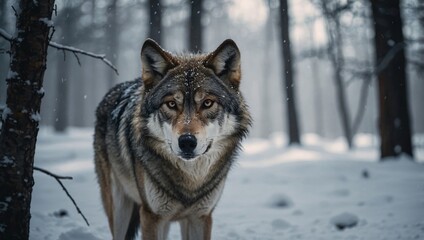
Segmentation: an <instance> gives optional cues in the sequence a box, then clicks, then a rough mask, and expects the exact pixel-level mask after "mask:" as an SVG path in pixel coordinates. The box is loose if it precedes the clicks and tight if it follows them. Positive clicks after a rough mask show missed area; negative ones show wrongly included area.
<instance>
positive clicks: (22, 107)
mask: <svg viewBox="0 0 424 240" xmlns="http://www.w3.org/2000/svg"><path fill="white" fill-rule="evenodd" d="M53 5H54V1H53V0H50V1H49V0H38V1H33V0H21V1H20V2H19V9H18V10H17V13H18V16H17V20H16V28H17V30H18V31H17V38H16V40H14V41H12V43H11V52H12V55H11V56H12V58H11V64H10V69H11V72H12V74H10V75H9V77H8V79H7V84H8V87H7V100H6V104H7V108H6V110H5V111H6V113H5V114H3V115H4V116H5V117H4V119H3V128H2V131H1V134H0V168H1V171H0V189H1V191H0V202H1V203H2V207H1V211H0V228H1V231H0V239H14V240H19V239H28V238H29V221H30V217H31V215H30V203H31V193H32V186H33V185H34V179H33V176H32V171H33V164H34V151H35V143H36V140H37V133H38V121H39V112H40V104H41V99H42V97H43V90H42V89H43V88H42V87H43V77H44V71H45V69H46V57H47V46H48V40H49V39H48V38H49V30H50V24H48V23H49V22H48V21H50V19H51V14H52V11H53ZM40 19H41V20H40ZM18 39H19V40H18Z"/></svg>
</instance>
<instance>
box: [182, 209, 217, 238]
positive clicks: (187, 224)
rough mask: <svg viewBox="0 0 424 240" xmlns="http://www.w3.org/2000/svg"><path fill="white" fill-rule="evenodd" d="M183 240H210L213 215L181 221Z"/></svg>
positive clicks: (192, 217) (191, 217)
mask: <svg viewBox="0 0 424 240" xmlns="http://www.w3.org/2000/svg"><path fill="white" fill-rule="evenodd" d="M180 226H181V236H182V240H199V239H203V240H210V239H211V232H212V214H209V215H206V216H201V217H199V216H190V217H187V218H185V219H183V220H180Z"/></svg>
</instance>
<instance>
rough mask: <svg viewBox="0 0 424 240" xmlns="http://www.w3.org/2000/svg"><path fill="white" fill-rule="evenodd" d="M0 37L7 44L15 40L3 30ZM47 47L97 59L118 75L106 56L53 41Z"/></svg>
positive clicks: (0, 31)
mask: <svg viewBox="0 0 424 240" xmlns="http://www.w3.org/2000/svg"><path fill="white" fill-rule="evenodd" d="M0 36H1V37H3V38H4V39H6V40H8V41H9V42H11V41H14V40H15V39H14V38H13V37H12V35H10V34H9V33H7V32H6V31H5V30H4V29H2V28H0ZM49 46H50V47H53V48H56V49H58V50H62V51H68V52H72V53H73V54H74V55H75V56H77V55H76V54H81V55H85V56H89V57H92V58H97V59H100V60H101V61H102V62H104V63H105V64H106V65H108V66H109V67H110V68H112V69H113V71H114V72H115V73H116V75H119V73H118V69H117V68H116V67H115V66H114V65H113V64H112V63H111V62H110V61H109V60H108V59H107V58H106V55H104V54H95V53H92V52H87V51H84V50H81V49H78V48H74V47H71V46H65V45H62V44H59V43H56V42H53V41H49ZM77 61H78V63H79V62H80V61H79V59H78V57H77Z"/></svg>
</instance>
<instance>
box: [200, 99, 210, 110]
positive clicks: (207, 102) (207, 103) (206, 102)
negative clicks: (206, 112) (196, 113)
mask: <svg viewBox="0 0 424 240" xmlns="http://www.w3.org/2000/svg"><path fill="white" fill-rule="evenodd" d="M212 105H213V101H212V100H210V99H206V100H205V101H203V104H202V107H203V108H204V109H207V108H210V107H212Z"/></svg>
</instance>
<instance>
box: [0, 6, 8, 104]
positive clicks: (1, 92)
mask: <svg viewBox="0 0 424 240" xmlns="http://www.w3.org/2000/svg"><path fill="white" fill-rule="evenodd" d="M7 7H8V1H7V0H2V1H0V27H1V28H3V29H4V30H6V31H8V22H7V14H6V11H7ZM5 48H6V43H5V44H4V45H3V44H0V107H1V105H2V104H4V103H5V102H6V81H5V79H6V77H7V72H8V68H9V66H8V65H9V64H8V63H9V56H8V55H7V54H5V53H3V51H6V49H5Z"/></svg>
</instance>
